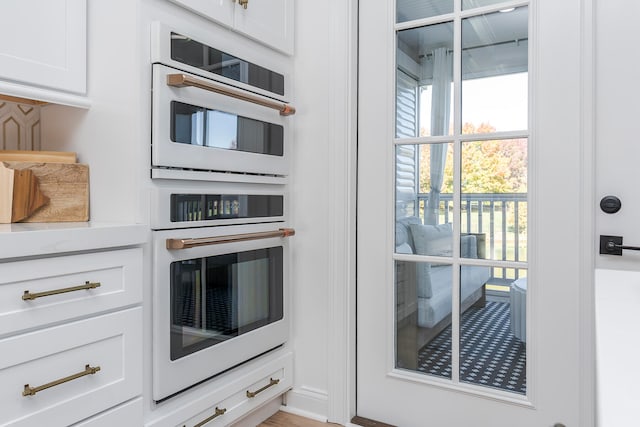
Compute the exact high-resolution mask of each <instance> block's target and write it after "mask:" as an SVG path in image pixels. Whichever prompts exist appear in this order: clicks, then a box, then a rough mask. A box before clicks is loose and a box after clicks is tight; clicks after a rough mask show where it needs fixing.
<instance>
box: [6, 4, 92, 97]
mask: <svg viewBox="0 0 640 427" xmlns="http://www.w3.org/2000/svg"><path fill="white" fill-rule="evenodd" d="M86 16H87V3H86V0H31V1H28V2H18V1H15V2H11V4H10V5H6V6H3V11H2V13H0V80H2V81H3V82H2V83H5V82H6V83H7V85H8V86H9V87H11V86H12V85H18V86H20V85H27V86H35V87H40V88H46V89H54V90H60V91H64V92H71V93H76V94H84V93H85V92H86V33H87V31H86V23H87V19H86ZM0 89H1V90H2V92H4V93H7V92H9V94H10V95H16V96H21V95H23V94H22V93H17V92H15V91H13V90H11V88H9V89H8V90H7V89H5V87H4V85H3V86H2V87H0Z"/></svg>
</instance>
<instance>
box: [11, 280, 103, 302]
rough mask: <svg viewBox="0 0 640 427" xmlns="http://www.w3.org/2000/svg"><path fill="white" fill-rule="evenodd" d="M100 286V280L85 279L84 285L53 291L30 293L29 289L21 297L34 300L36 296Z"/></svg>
mask: <svg viewBox="0 0 640 427" xmlns="http://www.w3.org/2000/svg"><path fill="white" fill-rule="evenodd" d="M100 286H101V285H100V282H96V283H90V282H89V281H86V282H84V285H80V286H72V287H70V288H63V289H56V290H53V291H44V292H34V293H31V292H29V291H24V294H22V299H23V300H24V301H28V300H34V299H36V298H41V297H48V296H51V295H58V294H66V293H67V292H75V291H86V290H89V289H95V288H99V287H100Z"/></svg>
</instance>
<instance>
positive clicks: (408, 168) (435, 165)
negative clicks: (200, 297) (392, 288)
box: [395, 143, 453, 256]
mask: <svg viewBox="0 0 640 427" xmlns="http://www.w3.org/2000/svg"><path fill="white" fill-rule="evenodd" d="M452 191H453V144H451V143H434V144H419V145H409V144H407V145H397V146H396V192H395V193H396V200H395V204H396V209H395V211H396V252H397V253H413V254H416V253H420V254H421V255H431V256H451V255H452V254H451V249H452V247H453V246H452V242H453V236H452V230H453V227H452V223H453V195H452ZM427 226H428V227H427ZM427 228H428V230H427ZM425 230H426V231H425ZM417 233H422V234H425V233H426V234H433V235H434V238H437V239H439V240H438V241H437V242H436V241H433V242H432V241H429V242H426V243H425V244H424V246H423V247H422V248H424V249H422V248H421V247H418V246H416V244H417V243H422V242H416V241H415V239H414V237H415V235H416V234H417ZM445 233H446V239H444V240H440V239H442V237H443V236H444V235H445ZM431 240H433V239H431Z"/></svg>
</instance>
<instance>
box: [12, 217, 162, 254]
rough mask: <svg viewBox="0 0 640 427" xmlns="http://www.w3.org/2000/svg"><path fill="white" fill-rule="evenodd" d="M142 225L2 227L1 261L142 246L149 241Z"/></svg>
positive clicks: (26, 224) (87, 224)
mask: <svg viewBox="0 0 640 427" xmlns="http://www.w3.org/2000/svg"><path fill="white" fill-rule="evenodd" d="M149 235H150V232H149V227H148V226H147V225H141V224H124V223H96V222H55V223H15V224H0V260H2V259H5V258H19V257H29V256H40V255H49V254H51V255H54V254H58V253H64V252H77V251H88V250H96V249H104V248H113V247H119V246H132V245H140V244H143V243H145V242H147V241H148V239H149Z"/></svg>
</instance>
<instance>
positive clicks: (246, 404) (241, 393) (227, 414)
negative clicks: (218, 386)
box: [177, 367, 292, 427]
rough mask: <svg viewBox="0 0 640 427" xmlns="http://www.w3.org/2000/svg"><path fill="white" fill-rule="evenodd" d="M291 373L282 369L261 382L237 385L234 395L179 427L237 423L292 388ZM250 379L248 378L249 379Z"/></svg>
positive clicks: (264, 377) (261, 379) (284, 368)
mask: <svg viewBox="0 0 640 427" xmlns="http://www.w3.org/2000/svg"><path fill="white" fill-rule="evenodd" d="M290 377H291V373H290V372H289V369H287V368H286V367H281V368H279V369H277V370H275V371H273V372H271V373H269V374H268V375H264V376H262V377H261V378H260V379H259V380H257V381H253V382H252V383H250V384H245V385H244V386H240V384H238V385H237V389H236V391H235V393H234V394H232V395H231V396H229V397H228V398H226V399H224V400H222V401H220V402H219V403H216V404H214V405H212V406H211V407H209V408H207V409H206V410H204V411H202V412H200V413H199V414H197V415H196V416H194V417H192V418H190V419H189V420H188V421H186V422H184V423H180V424H178V426H177V427H201V426H207V427H209V426H224V425H228V424H229V423H231V422H232V421H235V420H237V419H239V418H241V417H243V416H245V415H246V414H248V413H249V412H251V411H252V410H254V409H256V408H258V407H259V406H261V405H262V404H264V403H265V402H267V401H269V400H271V399H273V398H274V397H276V396H279V395H280V394H282V393H284V392H285V391H287V390H288V389H289V388H290V387H291V383H292V381H291V378H290ZM247 379H248V378H247Z"/></svg>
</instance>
